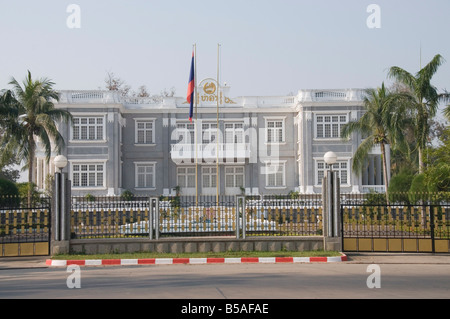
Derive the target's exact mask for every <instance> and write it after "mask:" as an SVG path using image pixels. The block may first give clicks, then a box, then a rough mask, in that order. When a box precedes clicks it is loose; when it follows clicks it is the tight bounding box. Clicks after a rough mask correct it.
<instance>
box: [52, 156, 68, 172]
mask: <svg viewBox="0 0 450 319" xmlns="http://www.w3.org/2000/svg"><path fill="white" fill-rule="evenodd" d="M53 163H54V164H55V167H56V168H57V169H58V170H57V172H61V171H62V170H63V168H64V167H66V166H67V158H66V157H65V156H64V155H58V156H56V157H55V159H54V160H53Z"/></svg>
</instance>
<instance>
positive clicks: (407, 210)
mask: <svg viewBox="0 0 450 319" xmlns="http://www.w3.org/2000/svg"><path fill="white" fill-rule="evenodd" d="M341 216H342V220H341V221H342V223H341V225H342V235H343V236H342V238H343V243H342V244H343V250H344V251H347V252H351V251H356V252H410V253H412V252H417V253H449V252H450V240H449V239H450V204H449V202H448V201H441V202H439V201H435V202H425V201H422V202H420V203H413V204H411V203H408V204H405V203H402V204H389V205H387V204H383V205H380V204H377V205H375V204H367V203H360V204H355V203H344V204H342V205H341Z"/></svg>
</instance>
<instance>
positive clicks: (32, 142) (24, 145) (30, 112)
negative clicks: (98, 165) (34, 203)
mask: <svg viewBox="0 0 450 319" xmlns="http://www.w3.org/2000/svg"><path fill="white" fill-rule="evenodd" d="M9 84H10V85H12V87H13V89H12V90H11V91H7V92H6V93H5V94H4V95H3V96H2V98H1V99H0V100H1V101H2V104H1V105H0V109H1V110H2V111H1V112H2V113H3V114H8V116H7V117H6V119H5V120H4V121H3V122H2V125H3V126H4V130H5V132H4V134H3V136H2V138H1V140H0V147H1V151H2V154H1V155H0V161H5V160H6V159H7V158H8V156H10V154H15V155H16V156H17V158H18V159H19V160H21V161H24V162H25V163H27V164H26V165H25V166H24V169H26V168H28V181H29V182H30V187H29V189H28V204H29V205H31V197H32V188H31V182H32V180H33V175H34V160H35V154H36V146H37V144H36V138H38V139H39V141H40V143H41V144H42V146H43V148H44V151H45V155H46V159H47V162H49V161H50V156H51V154H52V143H54V145H55V150H56V152H60V150H61V148H62V147H63V146H64V139H63V138H62V136H61V134H60V133H59V132H58V129H57V125H56V123H57V122H59V121H65V122H68V121H69V120H71V118H72V116H71V114H70V113H69V112H68V111H65V110H60V109H56V108H55V105H54V101H58V100H59V94H58V93H57V92H56V91H55V90H54V89H53V86H54V83H53V82H52V81H50V80H49V79H47V78H43V79H38V80H33V79H32V77H31V73H30V71H28V76H27V77H26V78H25V80H24V81H23V83H22V84H23V86H22V85H20V84H19V83H18V82H17V81H16V79H14V78H12V80H11V81H10V83H9Z"/></svg>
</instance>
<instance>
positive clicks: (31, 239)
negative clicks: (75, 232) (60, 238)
mask: <svg viewBox="0 0 450 319" xmlns="http://www.w3.org/2000/svg"><path fill="white" fill-rule="evenodd" d="M29 206H30V205H28V201H27V199H26V198H19V197H1V198H0V257H14V256H46V255H49V253H50V220H51V213H50V206H51V205H50V199H49V198H41V197H39V198H33V199H32V200H31V207H29Z"/></svg>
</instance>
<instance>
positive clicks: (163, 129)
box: [34, 79, 390, 196]
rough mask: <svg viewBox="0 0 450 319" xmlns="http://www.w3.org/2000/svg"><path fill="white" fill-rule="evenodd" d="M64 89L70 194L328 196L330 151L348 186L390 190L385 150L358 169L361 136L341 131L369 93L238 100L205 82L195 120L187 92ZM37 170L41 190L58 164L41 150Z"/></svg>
mask: <svg viewBox="0 0 450 319" xmlns="http://www.w3.org/2000/svg"><path fill="white" fill-rule="evenodd" d="M60 93H61V97H60V100H59V102H58V103H57V104H56V107H57V108H60V109H65V110H68V111H69V112H71V114H72V115H73V122H72V123H70V124H60V125H59V131H60V132H61V134H62V136H63V137H64V140H65V147H64V148H63V150H62V155H64V156H66V157H67V159H68V165H67V166H66V167H65V168H64V169H63V172H65V173H67V176H68V178H69V179H70V181H71V184H72V194H73V195H86V194H92V195H111V196H112V195H120V194H121V193H122V192H123V191H125V190H128V191H131V192H132V193H133V194H135V195H145V196H147V195H149V196H152V195H171V194H175V192H176V191H179V192H181V194H183V195H195V194H196V193H197V194H201V195H213V194H216V193H217V192H219V193H220V194H221V195H236V194H244V193H245V194H248V195H250V194H255V195H256V194H288V193H289V192H292V191H294V192H299V193H303V194H315V193H321V184H322V178H323V176H324V172H325V171H326V170H327V169H328V167H326V164H325V162H324V160H323V156H324V154H325V153H326V152H328V151H333V152H335V153H336V154H337V156H338V159H337V163H336V164H335V165H334V166H333V170H335V171H338V174H339V177H340V183H341V192H348V193H364V192H369V191H370V190H374V191H384V186H383V178H382V176H383V172H382V169H383V167H382V164H381V155H380V154H381V153H380V149H379V148H374V149H373V150H372V151H371V152H370V154H369V157H368V160H367V165H365V167H364V169H363V171H361V172H358V173H355V172H354V171H353V170H352V156H353V154H354V153H355V151H356V149H357V147H358V145H359V144H360V142H361V136H360V134H357V133H355V134H353V135H352V136H351V138H349V139H346V140H344V139H342V138H341V136H340V129H341V127H342V126H343V125H344V124H346V123H348V122H349V121H354V120H357V119H358V118H359V117H360V116H361V115H362V111H363V94H364V90H360V89H343V90H300V91H298V93H297V94H296V95H291V96H243V97H232V96H230V86H227V85H226V84H224V85H221V86H220V87H218V85H217V82H216V81H215V80H214V79H205V80H203V81H201V82H200V83H198V85H197V92H196V111H195V114H194V116H193V119H192V121H189V106H190V105H189V104H188V102H187V101H186V98H185V97H165V98H163V99H161V100H160V101H155V100H154V99H151V98H147V97H142V98H136V97H123V96H121V95H120V94H118V92H114V91H62V92H60ZM217 100H219V101H217ZM54 155H58V154H54ZM52 160H53V157H52ZM387 160H388V163H389V160H390V159H389V154H388V158H387ZM35 166H36V170H35V172H36V173H35V176H34V179H35V181H36V184H37V185H38V187H39V188H41V189H43V188H44V185H45V180H46V177H47V176H48V175H49V174H53V173H54V171H55V168H54V165H53V163H52V161H50V163H47V162H46V160H45V155H44V153H42V152H38V153H37V160H36V163H35ZM388 166H389V165H388ZM388 173H389V172H388ZM388 176H389V174H388Z"/></svg>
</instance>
